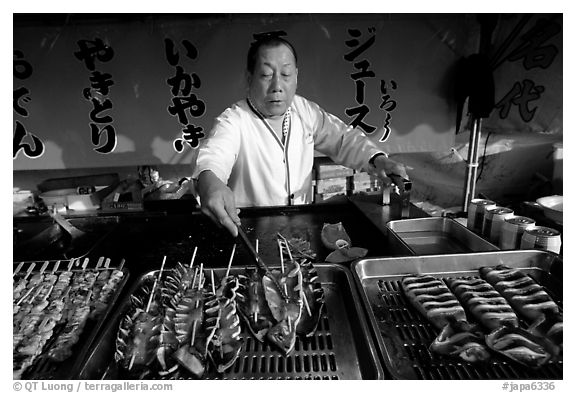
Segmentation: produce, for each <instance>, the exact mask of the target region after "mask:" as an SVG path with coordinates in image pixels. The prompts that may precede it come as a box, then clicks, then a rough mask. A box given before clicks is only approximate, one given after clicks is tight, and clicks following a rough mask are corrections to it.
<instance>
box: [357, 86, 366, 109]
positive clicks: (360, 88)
mask: <svg viewBox="0 0 576 393" xmlns="http://www.w3.org/2000/svg"><path fill="white" fill-rule="evenodd" d="M365 87H366V83H364V81H356V102H357V103H359V104H363V103H364V88H365Z"/></svg>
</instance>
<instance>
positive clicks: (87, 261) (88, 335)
mask: <svg viewBox="0 0 576 393" xmlns="http://www.w3.org/2000/svg"><path fill="white" fill-rule="evenodd" d="M101 261H103V259H100V258H78V259H70V260H49V261H37V262H35V261H30V262H18V263H16V262H15V263H14V272H16V274H15V275H14V278H15V279H17V278H18V277H22V276H25V275H26V274H27V273H28V272H30V273H32V274H33V273H35V272H39V271H40V270H41V268H42V267H43V266H45V272H55V273H59V272H63V271H67V270H70V271H72V272H76V271H90V270H95V269H97V270H98V271H101V270H104V269H109V270H114V269H120V270H121V271H122V272H123V273H124V275H123V277H122V280H121V281H120V282H118V284H117V286H116V289H115V290H114V292H113V293H112V295H111V296H110V298H109V299H108V303H107V306H106V308H105V309H104V310H103V311H102V312H100V313H98V314H96V315H93V316H89V317H88V319H87V321H86V324H85V326H84V328H83V330H82V333H81V334H80V337H79V340H78V342H77V343H76V344H75V345H74V346H73V347H72V355H71V356H70V357H69V358H67V359H65V360H64V361H62V362H56V361H52V360H48V359H47V358H46V357H44V356H42V355H40V356H39V357H38V358H37V359H36V361H35V362H34V363H33V364H32V365H31V366H30V367H29V368H28V369H27V370H26V371H25V372H24V374H23V376H22V378H23V379H74V378H76V377H77V375H78V373H79V371H80V370H79V366H80V365H81V364H82V363H83V362H84V360H85V358H86V357H87V356H88V353H89V350H90V347H91V345H93V344H94V343H95V339H96V337H97V335H98V332H99V331H100V329H101V328H102V326H103V325H104V322H105V321H106V320H107V319H108V317H109V316H110V315H111V314H112V310H113V308H114V307H115V305H116V303H117V301H118V299H119V298H120V294H121V292H122V290H123V288H124V286H125V285H126V282H127V281H128V279H129V272H128V270H127V269H126V268H124V267H123V262H122V261H115V262H113V263H106V262H104V263H105V264H106V267H103V266H100V265H99V264H100V263H101ZM107 262H110V261H107ZM97 266H98V267H97ZM53 337H54V336H53ZM49 343H50V340H49V341H48V342H47V343H46V345H49Z"/></svg>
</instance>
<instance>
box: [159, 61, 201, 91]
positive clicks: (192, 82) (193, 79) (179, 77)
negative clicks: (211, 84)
mask: <svg viewBox="0 0 576 393" xmlns="http://www.w3.org/2000/svg"><path fill="white" fill-rule="evenodd" d="M166 82H167V83H168V85H169V86H172V90H171V91H172V95H173V96H177V95H178V94H182V95H183V96H188V95H190V92H191V91H192V87H194V88H196V89H198V88H200V84H201V81H200V78H199V77H198V75H196V74H194V73H193V74H192V75H190V74H187V73H185V72H184V69H183V68H182V67H180V66H177V67H176V75H174V76H173V77H172V78H168V79H167V80H166ZM182 83H184V86H183V87H182V89H180V85H181V84H182Z"/></svg>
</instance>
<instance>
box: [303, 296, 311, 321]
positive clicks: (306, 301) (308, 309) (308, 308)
mask: <svg viewBox="0 0 576 393" xmlns="http://www.w3.org/2000/svg"><path fill="white" fill-rule="evenodd" d="M302 299H303V300H304V305H305V306H306V311H308V316H310V317H311V316H312V311H310V306H309V305H308V299H306V295H304V294H302Z"/></svg>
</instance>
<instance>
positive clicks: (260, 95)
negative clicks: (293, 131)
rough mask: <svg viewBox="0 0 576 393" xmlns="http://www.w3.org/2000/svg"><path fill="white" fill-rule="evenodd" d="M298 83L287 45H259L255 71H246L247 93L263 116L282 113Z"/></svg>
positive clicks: (290, 52)
mask: <svg viewBox="0 0 576 393" xmlns="http://www.w3.org/2000/svg"><path fill="white" fill-rule="evenodd" d="M297 84H298V68H296V60H295V59H294V55H293V54H292V51H291V50H290V48H288V47H287V46H286V45H278V46H274V47H270V46H264V47H262V48H260V50H259V53H258V58H257V60H256V65H255V67H254V74H251V75H248V85H249V91H248V96H249V98H250V100H251V101H252V103H253V104H254V105H255V106H256V108H257V109H258V110H259V111H260V112H261V113H262V114H263V115H264V116H266V117H272V118H274V117H280V116H283V115H284V113H285V112H286V110H287V109H288V108H289V107H290V104H291V103H292V99H293V98H294V94H295V93H296V85H297Z"/></svg>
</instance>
